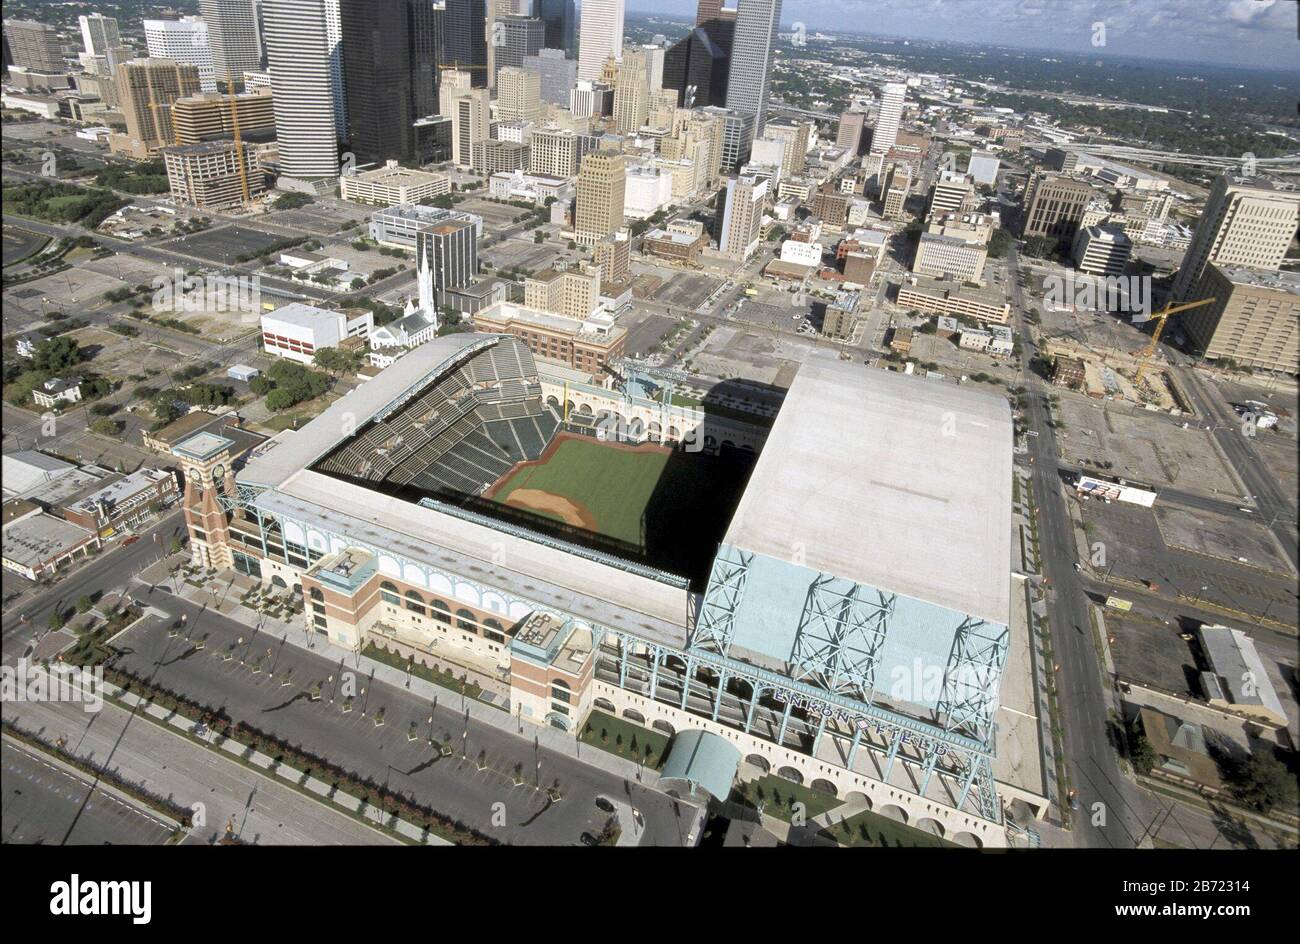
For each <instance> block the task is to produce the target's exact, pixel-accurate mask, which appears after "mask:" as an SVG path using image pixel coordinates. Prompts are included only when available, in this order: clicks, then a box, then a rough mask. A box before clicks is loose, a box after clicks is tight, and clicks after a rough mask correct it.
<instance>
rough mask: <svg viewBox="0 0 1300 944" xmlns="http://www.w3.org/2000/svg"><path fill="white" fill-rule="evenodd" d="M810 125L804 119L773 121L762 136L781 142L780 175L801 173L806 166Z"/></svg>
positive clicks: (786, 175)
mask: <svg viewBox="0 0 1300 944" xmlns="http://www.w3.org/2000/svg"><path fill="white" fill-rule="evenodd" d="M811 132H812V127H811V125H809V123H808V122H806V121H782V122H779V123H777V122H773V123H772V124H770V125H768V126H767V129H766V130H765V131H764V132H763V136H764V137H767V138H773V139H775V140H779V141H780V142H781V148H782V150H781V176H783V177H789V176H793V175H796V174H802V173H803V172H804V168H805V167H807V166H808V143H809V137H810V135H811Z"/></svg>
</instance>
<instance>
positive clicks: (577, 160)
mask: <svg viewBox="0 0 1300 944" xmlns="http://www.w3.org/2000/svg"><path fill="white" fill-rule="evenodd" d="M595 142H596V138H595V137H593V136H591V135H586V134H578V133H577V132H575V131H573V130H572V129H570V128H558V127H555V126H554V125H548V126H547V127H544V128H534V129H533V134H532V138H531V139H530V141H529V153H528V172H529V173H531V174H545V175H547V176H549V177H572V176H573V175H574V174H576V173H577V172H578V168H579V166H581V162H582V159H583V157H585V156H586V155H587V154H588V153H590V152H591V151H594V150H595V149H596V146H595Z"/></svg>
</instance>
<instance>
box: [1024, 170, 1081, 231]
mask: <svg viewBox="0 0 1300 944" xmlns="http://www.w3.org/2000/svg"><path fill="white" fill-rule="evenodd" d="M1095 196H1096V191H1094V190H1093V189H1092V185H1091V184H1089V183H1087V181H1083V180H1077V179H1075V178H1073V177H1065V176H1061V175H1057V174H1034V175H1033V176H1032V177H1031V178H1030V181H1029V183H1028V184H1026V185H1025V218H1024V227H1023V232H1022V233H1021V235H1023V236H1025V237H1026V238H1029V237H1032V236H1044V237H1047V238H1050V239H1055V240H1056V241H1057V242H1058V243H1065V244H1067V246H1069V245H1073V243H1074V236H1075V233H1077V232H1078V229H1079V223H1080V222H1081V221H1082V220H1083V213H1084V210H1086V209H1087V207H1088V204H1089V203H1091V202H1092V200H1093V198H1094V197H1095Z"/></svg>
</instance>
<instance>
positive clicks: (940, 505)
mask: <svg viewBox="0 0 1300 944" xmlns="http://www.w3.org/2000/svg"><path fill="white" fill-rule="evenodd" d="M1011 452H1012V421H1011V410H1010V406H1009V404H1008V403H1007V402H1006V400H1005V399H1003V398H1002V397H999V396H995V395H992V394H989V393H986V392H982V391H976V390H970V389H963V388H960V387H956V386H954V385H952V384H942V383H935V382H932V381H926V380H923V379H921V378H918V377H906V376H902V375H899V374H894V373H891V372H888V371H883V370H868V369H864V368H863V367H862V365H861V364H854V363H852V362H846V361H840V360H838V359H837V358H834V357H829V356H823V355H817V356H814V357H813V358H811V359H810V360H809V361H808V362H807V363H805V364H804V365H803V366H802V367H801V368H800V370H799V373H798V375H797V376H796V378H795V381H794V384H793V385H792V386H791V388H790V392H789V393H788V394H787V395H786V398H785V403H784V404H783V405H782V407H781V411H780V413H779V414H778V415H777V418H776V422H775V424H774V425H773V427H772V432H771V435H770V436H769V437H768V440H767V443H766V444H765V445H764V447H763V451H762V453H761V454H760V456H759V459H758V462H757V464H756V465H755V467H754V471H753V474H752V475H751V476H750V479H749V484H748V487H747V488H746V489H745V494H744V497H743V498H741V501H740V505H739V506H738V507H737V509H736V514H735V516H734V517H733V518H732V521H731V526H730V527H729V528H728V529H727V534H726V537H725V538H724V543H726V544H729V545H732V546H733V547H737V548H741V549H743V550H747V551H754V552H756V553H758V554H762V555H765V556H767V557H771V558H775V559H777V560H781V561H786V562H789V563H792V564H796V565H799V566H801V567H805V568H808V569H810V570H812V571H817V572H821V573H825V574H832V575H834V576H837V577H843V578H847V579H849V580H852V581H854V582H856V583H860V584H864V585H867V586H870V587H877V588H880V589H881V590H884V591H886V592H889V593H899V594H905V595H907V596H910V597H913V598H914V599H916V600H920V601H924V602H927V603H932V604H935V605H937V606H941V607H945V608H947V609H950V610H954V611H956V612H958V613H962V614H967V615H970V616H974V617H977V618H980V619H984V620H989V621H992V622H996V623H1000V624H1002V625H1004V626H1005V625H1007V623H1008V613H1009V596H1010V583H1011V578H1010V566H1011Z"/></svg>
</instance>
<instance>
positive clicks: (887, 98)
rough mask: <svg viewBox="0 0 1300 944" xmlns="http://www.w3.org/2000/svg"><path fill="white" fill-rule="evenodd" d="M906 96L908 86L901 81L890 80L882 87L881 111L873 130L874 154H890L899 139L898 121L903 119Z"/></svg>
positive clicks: (872, 143)
mask: <svg viewBox="0 0 1300 944" xmlns="http://www.w3.org/2000/svg"><path fill="white" fill-rule="evenodd" d="M906 98H907V86H906V85H904V84H903V83H901V82H890V83H888V84H887V85H886V86H885V87H884V88H883V89H881V91H880V112H879V113H878V114H877V115H876V127H875V128H874V129H872V132H871V153H872V154H888V153H889V149H890V148H892V147H893V146H894V144H895V143H896V142H897V141H898V123H899V122H900V121H902V119H903V101H904V100H905V99H906Z"/></svg>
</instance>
